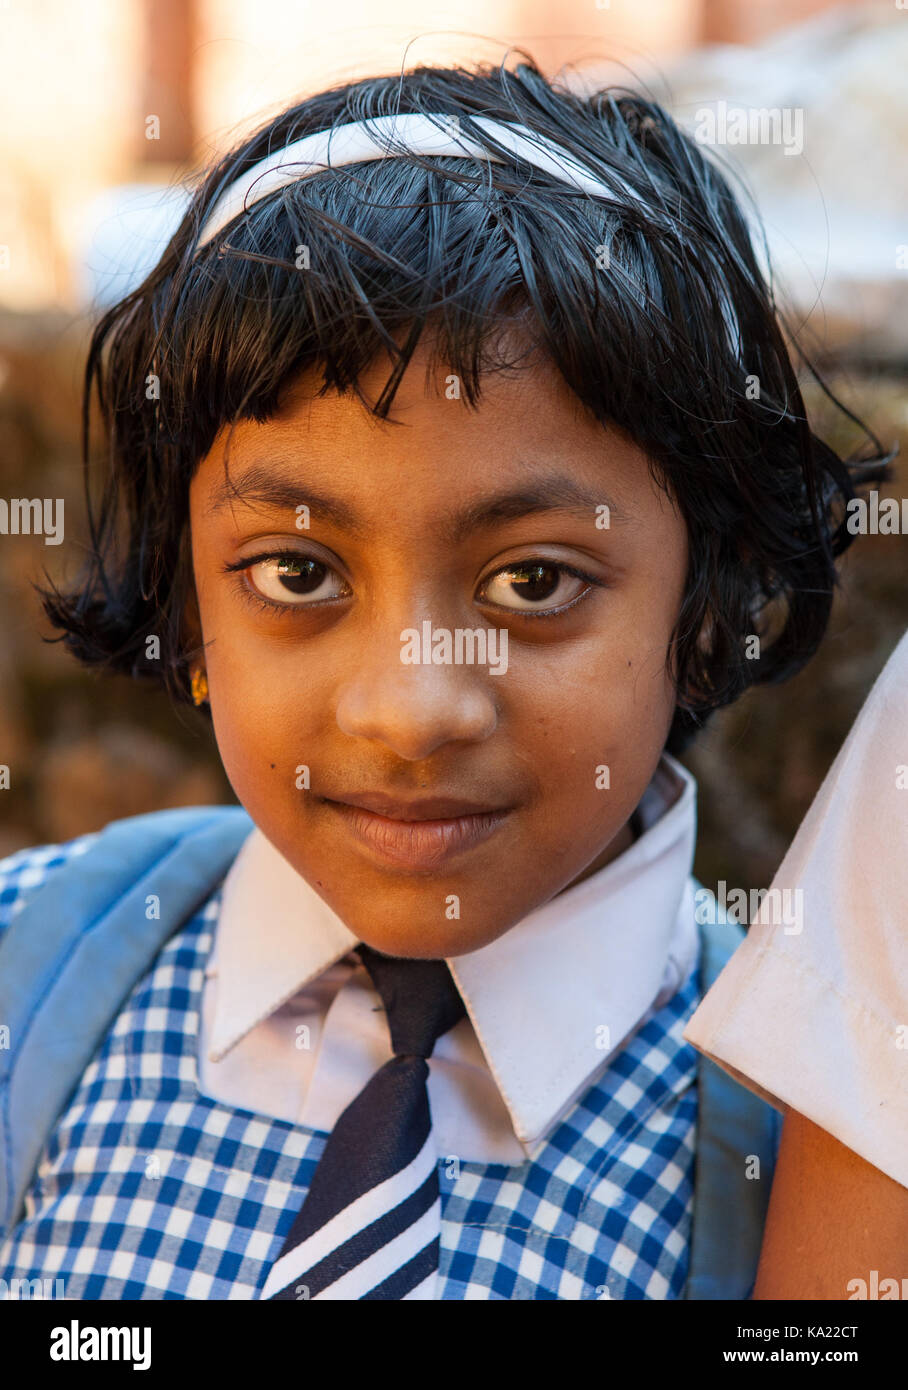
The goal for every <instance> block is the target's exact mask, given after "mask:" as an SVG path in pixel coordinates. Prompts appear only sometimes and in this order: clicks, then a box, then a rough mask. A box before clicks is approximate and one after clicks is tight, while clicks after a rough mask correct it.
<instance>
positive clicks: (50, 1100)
mask: <svg viewBox="0 0 908 1390" xmlns="http://www.w3.org/2000/svg"><path fill="white" fill-rule="evenodd" d="M251 829H252V821H251V820H250V819H249V816H248V815H247V814H246V812H245V811H244V810H243V808H242V807H241V806H202V807H192V808H188V809H180V810H173V811H157V812H153V813H152V814H150V815H142V816H130V817H129V818H127V819H126V820H120V821H113V822H111V824H110V825H108V826H107V827H106V828H105V829H104V830H102V831H101V832H100V834H99V835H98V837H97V839H96V840H95V841H94V842H93V843H92V844H91V845H90V846H89V848H88V849H87V850H86V851H85V852H84V853H83V854H80V855H78V856H76V857H74V858H73V859H72V860H70V861H69V862H68V863H66V864H64V865H63V866H62V867H61V868H59V869H58V870H56V871H55V872H54V873H52V874H51V875H50V876H49V878H48V880H47V882H46V883H44V884H43V885H42V886H41V887H40V888H39V889H38V890H37V891H36V892H35V893H34V895H33V896H32V897H31V898H30V899H29V901H28V902H27V903H26V904H25V906H24V907H23V908H22V909H21V911H20V912H19V913H18V914H17V915H16V916H15V917H14V918H13V920H12V922H11V923H10V925H9V927H8V928H7V931H6V933H5V934H4V937H3V939H2V941H0V1019H2V1020H3V1021H4V1023H8V1024H9V1042H10V1046H9V1048H8V1049H7V1050H5V1051H0V1238H3V1237H4V1236H5V1235H6V1234H7V1232H8V1231H9V1230H10V1229H11V1227H12V1226H13V1225H15V1223H16V1221H17V1220H18V1217H19V1212H20V1209H21V1206H22V1202H23V1199H24V1196H25V1192H26V1191H27V1189H28V1187H29V1184H30V1183H31V1180H32V1177H33V1174H34V1170H35V1167H36V1165H37V1162H38V1159H39V1158H40V1155H41V1152H42V1150H43V1148H44V1146H45V1144H46V1142H47V1139H48V1136H49V1135H50V1133H51V1131H52V1129H53V1127H54V1124H55V1123H56V1121H57V1119H58V1117H59V1115H60V1113H61V1112H62V1110H63V1108H64V1105H65V1104H66V1101H67V1100H68V1098H69V1096H70V1094H71V1092H72V1091H73V1089H74V1087H75V1086H76V1085H77V1084H78V1081H79V1080H80V1078H81V1076H82V1073H83V1072H84V1070H85V1068H86V1067H87V1066H88V1064H89V1063H90V1062H91V1060H92V1058H93V1056H94V1054H95V1052H96V1051H97V1048H98V1046H99V1044H100V1042H101V1040H102V1039H103V1037H104V1035H105V1033H106V1031H107V1029H108V1028H109V1026H110V1024H111V1021H112V1020H113V1018H114V1017H115V1016H116V1014H117V1012H118V1011H119V1009H120V1008H121V1007H122V1005H123V1003H124V1001H125V1000H126V998H127V997H128V995H129V993H130V991H131V990H132V989H133V987H134V986H135V984H136V983H137V981H138V980H140V979H141V978H142V975H143V974H144V973H145V971H146V970H147V969H148V967H149V965H150V964H151V962H152V961H153V959H154V957H155V956H156V955H157V953H158V951H159V950H160V948H161V946H162V945H163V943H164V942H165V941H166V940H167V939H168V937H170V936H171V935H172V934H173V932H175V931H176V930H177V929H178V928H179V927H180V926H181V925H182V924H183V923H184V922H185V921H186V920H187V918H189V917H190V916H191V915H192V913H193V912H194V911H196V909H197V908H198V907H200V906H201V904H202V903H203V902H204V901H205V899H206V898H207V897H208V896H209V895H210V894H211V892H212V891H213V890H214V888H215V887H216V885H217V884H218V882H219V881H220V880H221V879H222V878H223V876H224V874H225V873H226V871H227V869H228V868H229V866H230V863H231V862H232V860H233V859H234V858H235V857H236V854H237V851H238V850H239V848H240V845H241V844H242V842H243V840H244V839H245V838H246V836H247V835H248V834H249V832H250V830H251ZM152 895H153V896H152ZM149 914H150V915H149Z"/></svg>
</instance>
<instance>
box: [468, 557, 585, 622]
mask: <svg viewBox="0 0 908 1390" xmlns="http://www.w3.org/2000/svg"><path fill="white" fill-rule="evenodd" d="M593 583H594V581H593V580H591V579H587V577H586V576H585V575H581V574H579V573H576V572H574V571H572V570H570V569H569V568H568V567H567V566H565V565H558V564H555V563H554V562H553V561H551V560H533V561H530V562H529V563H527V564H518V565H509V566H508V567H507V569H503V570H499V571H498V573H497V574H493V575H492V577H491V578H490V579H489V580H487V581H486V583H485V584H484V585H483V587H482V597H483V598H484V599H486V600H487V601H488V602H489V603H494V604H496V605H497V606H498V607H500V608H511V609H513V610H514V611H515V612H532V611H533V610H534V609H535V610H541V611H542V612H546V611H551V610H554V609H558V608H561V607H563V606H564V605H565V604H569V603H571V601H572V600H573V599H576V598H578V597H579V596H580V594H581V593H583V591H584V589H588V588H590V587H591V585H592V584H593Z"/></svg>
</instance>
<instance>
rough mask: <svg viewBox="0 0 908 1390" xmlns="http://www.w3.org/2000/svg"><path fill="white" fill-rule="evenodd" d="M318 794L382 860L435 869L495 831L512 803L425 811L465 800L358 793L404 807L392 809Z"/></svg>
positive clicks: (504, 818)
mask: <svg viewBox="0 0 908 1390" xmlns="http://www.w3.org/2000/svg"><path fill="white" fill-rule="evenodd" d="M319 799H320V800H321V801H322V802H323V804H324V805H325V806H328V807H329V808H330V809H331V811H332V812H334V813H336V814H337V815H338V816H339V817H340V818H341V819H342V820H343V822H344V824H345V826H346V828H347V830H348V831H349V832H350V833H351V834H352V835H353V836H354V837H355V839H356V840H357V841H358V843H359V844H360V845H361V846H362V847H363V848H365V849H367V850H368V851H370V852H371V853H372V854H373V855H374V856H376V857H378V858H379V859H382V860H383V861H384V862H385V863H388V864H394V865H396V866H398V867H400V868H409V869H429V870H431V869H436V868H438V867H439V866H440V865H441V864H444V863H446V862H447V861H448V860H450V859H453V858H454V857H455V855H459V854H463V853H465V852H466V851H468V850H471V849H475V848H476V847H477V846H478V845H480V844H483V843H484V842H485V841H486V840H488V839H489V838H490V837H491V836H492V835H494V834H495V832H496V830H498V829H499V827H500V826H501V825H502V824H503V823H504V822H505V821H506V820H507V818H508V816H509V815H510V814H511V811H512V809H513V808H512V807H501V808H497V809H488V810H482V811H471V812H467V813H466V814H460V815H454V814H452V815H446V816H440V815H437V814H436V815H435V816H433V817H428V816H427V815H425V814H424V813H425V812H426V811H429V810H431V811H434V810H435V808H436V806H438V807H441V809H447V808H448V807H449V806H455V805H463V803H453V802H442V801H441V799H439V798H434V799H430V800H426V801H424V802H413V803H410V804H409V805H405V804H403V803H395V802H393V801H392V799H391V798H383V797H378V796H376V797H374V798H365V797H363V798H361V800H366V799H369V800H371V801H372V802H373V804H383V805H385V806H394V807H395V808H398V807H399V808H400V809H401V811H403V812H404V813H405V814H401V815H391V814H381V813H379V812H378V811H376V810H372V809H369V808H368V807H366V806H363V805H357V804H353V803H352V802H346V801H333V800H331V799H330V798H328V797H321V798H319ZM421 813H422V814H421Z"/></svg>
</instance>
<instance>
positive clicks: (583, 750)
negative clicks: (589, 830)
mask: <svg viewBox="0 0 908 1390" xmlns="http://www.w3.org/2000/svg"><path fill="white" fill-rule="evenodd" d="M655 626H657V624H655V623H654V624H653V627H655ZM669 631H670V627H669V628H668V629H666V634H665V640H664V642H663V641H662V639H661V633H660V638H659V640H658V641H657V642H654V641H653V639H652V637H649V636H647V627H646V625H645V624H642V623H640V622H639V621H628V622H627V623H619V622H617V621H616V622H612V623H609V624H608V625H606V626H605V627H604V628H603V629H602V630H600V631H599V632H598V633H597V634H596V635H595V636H594V637H591V639H590V640H589V641H584V642H582V643H578V644H577V645H576V646H575V647H574V648H573V650H572V653H571V660H570V663H565V662H564V660H563V659H561V660H559V661H558V662H557V664H556V665H555V666H553V668H552V669H551V670H550V671H548V672H547V673H545V675H542V677H541V679H540V676H541V673H540V672H538V671H534V673H533V676H532V679H531V680H528V684H527V688H526V689H525V690H524V691H523V692H522V695H521V699H520V701H519V705H520V707H521V709H522V711H523V713H522V715H521V717H520V724H521V731H520V733H519V734H518V735H517V742H518V743H519V744H521V745H523V746H524V747H525V748H526V749H527V750H528V751H529V750H530V749H531V750H532V752H531V754H530V756H532V758H533V762H534V766H535V769H536V772H537V774H538V777H539V780H540V783H542V784H544V785H545V787H546V793H545V797H544V798H543V803H544V804H545V805H547V806H548V807H550V808H551V809H552V819H553V820H555V819H557V818H567V817H570V818H572V819H573V820H574V821H577V820H578V819H579V820H581V821H582V820H583V818H584V817H589V816H596V817H597V819H598V813H599V812H600V811H601V812H603V813H604V814H605V815H606V817H607V819H608V820H611V819H613V818H620V817H622V816H625V817H626V816H627V815H630V813H631V811H632V810H633V808H634V806H635V805H636V804H637V801H638V800H639V798H640V796H641V795H642V794H643V791H644V790H645V788H646V786H647V783H648V782H649V779H650V777H651V776H652V773H653V771H654V769H655V766H656V763H657V762H658V760H659V756H660V754H661V752H662V749H663V747H664V745H665V739H666V736H667V734H668V730H669V727H670V725H671V721H672V716H673V713H674V707H675V692H674V687H673V684H672V681H671V676H670V673H669V671H668V666H667V661H666V648H667V644H668V632H669ZM540 690H542V691H543V692H544V694H543V695H542V696H540V693H539V692H540ZM604 769H607V772H606V771H604ZM603 784H607V789H608V791H609V792H610V795H609V796H608V798H607V800H606V801H604V800H603V792H604V791H605V790H606V786H604V785H603Z"/></svg>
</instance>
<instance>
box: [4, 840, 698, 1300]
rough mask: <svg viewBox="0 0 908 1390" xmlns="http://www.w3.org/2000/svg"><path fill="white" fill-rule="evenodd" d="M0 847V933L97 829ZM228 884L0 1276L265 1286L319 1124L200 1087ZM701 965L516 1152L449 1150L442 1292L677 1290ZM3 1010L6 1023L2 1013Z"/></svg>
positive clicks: (89, 1110) (522, 1294) (315, 1149)
mask: <svg viewBox="0 0 908 1390" xmlns="http://www.w3.org/2000/svg"><path fill="white" fill-rule="evenodd" d="M94 838H95V837H94V836H93V835H86V836H81V837H80V838H79V839H76V840H72V841H70V842H69V843H67V844H65V845H48V846H42V847H41V848H38V849H29V850H23V851H21V852H19V853H18V854H14V855H12V856H10V857H9V858H7V859H5V860H3V861H0V931H2V930H3V929H4V928H5V926H6V925H7V924H8V922H9V921H10V920H11V918H12V916H13V915H14V914H15V913H16V911H17V910H18V908H19V907H20V906H21V905H22V904H23V903H24V901H25V899H26V898H27V896H29V895H30V893H31V892H32V891H34V889H36V888H38V887H39V886H40V885H41V883H43V882H44V880H45V879H46V877H47V876H48V875H49V874H50V873H52V872H53V870H54V868H55V867H57V866H58V865H61V864H63V863H65V862H66V861H67V860H68V859H69V858H71V857H72V856H73V855H77V854H79V853H82V852H84V851H85V850H86V849H87V848H88V847H89V845H90V844H91V843H92V841H93V840H94ZM220 893H221V889H220V887H218V889H217V890H216V891H215V892H214V893H213V894H212V895H211V897H210V898H209V899H208V901H207V902H206V903H205V904H204V905H203V906H202V907H201V909H200V910H199V911H198V912H197V913H196V914H195V916H193V917H192V918H191V919H190V920H188V921H187V922H186V923H185V924H184V925H183V926H182V927H181V928H180V930H179V931H178V932H177V933H176V934H175V935H174V936H172V937H171V939H170V940H169V942H167V944H166V945H165V946H164V948H163V949H162V950H161V951H160V953H159V955H158V956H157V958H156V961H155V963H154V965H153V967H152V968H151V969H150V970H149V971H148V973H147V974H146V975H145V977H144V978H143V979H142V980H140V981H139V982H138V983H137V985H136V986H135V988H134V990H133V992H132V994H131V995H130V997H129V999H128V1000H127V1001H126V1004H125V1005H124V1007H123V1009H122V1010H121V1012H120V1014H119V1015H118V1017H117V1018H116V1019H115V1020H114V1022H113V1024H112V1026H111V1028H110V1030H109V1032H108V1034H107V1037H106V1038H105V1039H104V1041H103V1043H102V1045H101V1046H100V1048H99V1050H98V1052H97V1053H96V1055H95V1057H94V1059H93V1061H92V1062H91V1064H90V1065H89V1066H88V1068H87V1069H86V1071H85V1072H84V1074H83V1076H82V1080H81V1082H80V1084H79V1085H78V1087H77V1088H76V1090H75V1092H74V1093H73V1095H72V1097H71V1099H70V1102H69V1104H68V1105H67V1108H66V1109H65V1111H64V1112H63V1114H62V1115H61V1117H60V1119H59V1121H58V1123H57V1125H56V1128H55V1130H54V1131H53V1133H52V1135H51V1137H50V1139H49V1141H48V1143H47V1146H46V1148H45V1150H44V1152H43V1154H42V1156H41V1159H40V1162H39V1166H38V1169H37V1172H36V1174H35V1177H34V1180H33V1182H32V1185H31V1187H30V1189H29V1191H28V1193H27V1196H26V1204H25V1211H24V1217H23V1219H22V1220H21V1221H20V1223H19V1224H18V1225H17V1226H16V1227H15V1228H14V1229H13V1231H12V1232H11V1234H10V1236H9V1238H8V1239H7V1240H6V1241H5V1242H4V1243H3V1244H2V1245H0V1278H2V1279H4V1280H6V1281H7V1283H9V1282H10V1281H12V1280H14V1279H29V1280H30V1279H37V1278H42V1279H62V1281H63V1288H62V1292H63V1296H64V1297H66V1298H71V1299H145V1298H149V1299H173V1298H177V1299H187V1298H188V1299H253V1298H258V1297H259V1293H260V1290H261V1288H262V1286H263V1284H264V1282H265V1277H266V1275H267V1272H268V1269H269V1266H270V1265H271V1263H272V1261H273V1260H274V1259H275V1257H276V1256H277V1254H278V1252H279V1251H280V1249H281V1245H282V1243H283V1239H284V1236H285V1235H286V1233H287V1231H288V1229H289V1227H290V1225H291V1223H292V1221H293V1218H294V1216H295V1214H296V1212H297V1211H298V1210H299V1208H300V1206H301V1205H302V1201H303V1198H304V1197H305V1195H306V1193H307V1191H308V1185H309V1182H310V1181H311V1178H312V1174H313V1172H314V1170H315V1167H316V1164H317V1163H318V1161H319V1158H320V1157H321V1154H322V1150H323V1148H324V1146H325V1142H326V1137H327V1136H326V1135H325V1133H324V1132H320V1131H317V1130H313V1129H310V1128H306V1127H304V1126H301V1125H292V1124H290V1123H288V1122H286V1121H283V1120H277V1119H272V1118H269V1117H268V1116H265V1115H257V1114H253V1113H252V1112H251V1111H249V1110H240V1109H235V1108H233V1107H231V1106H229V1105H224V1104H222V1103H221V1102H219V1101H216V1100H211V1099H209V1098H207V1097H206V1096H204V1095H202V1094H201V1093H200V1091H199V1088H198V1069H197V1049H198V1038H199V1017H200V1003H201V992H202V986H203V982H204V971H205V966H206V962H207V959H208V955H209V951H210V947H211V944H212V940H213V934H214V929H215V927H216V924H217V917H218V910H219V906H220ZM698 1003H699V991H698V983H697V972H696V968H694V970H693V971H692V973H691V975H690V976H689V977H688V979H687V981H686V982H685V984H684V985H683V986H682V988H681V989H680V990H678V991H677V993H676V994H675V995H674V996H673V998H672V999H671V1000H670V1001H669V1002H668V1003H667V1004H666V1005H665V1006H664V1007H663V1008H662V1009H660V1010H659V1011H658V1012H657V1013H656V1014H654V1016H653V1017H652V1018H651V1019H650V1020H649V1021H648V1022H647V1023H645V1024H644V1026H643V1027H642V1028H640V1029H639V1030H638V1031H637V1033H636V1034H635V1035H634V1036H633V1037H632V1038H631V1039H630V1041H629V1042H628V1043H627V1044H626V1046H625V1047H624V1048H623V1049H622V1051H621V1052H620V1053H619V1054H618V1055H617V1056H616V1057H615V1058H614V1059H613V1061H612V1062H611V1063H610V1065H609V1067H608V1069H607V1070H606V1071H605V1073H604V1074H603V1075H601V1076H600V1078H599V1079H598V1080H597V1081H596V1083H595V1085H593V1086H592V1087H590V1088H589V1089H588V1090H587V1091H586V1092H585V1094H583V1095H582V1096H581V1098H580V1099H579V1100H578V1101H577V1102H576V1104H575V1105H574V1106H573V1108H572V1109H571V1110H570V1111H569V1113H568V1114H567V1116H566V1117H565V1119H564V1120H563V1121H562V1122H561V1123H560V1124H559V1125H558V1126H557V1128H556V1129H555V1130H554V1131H553V1132H552V1133H551V1135H550V1136H549V1138H548V1140H547V1141H546V1142H545V1143H544V1144H543V1145H541V1146H540V1147H538V1148H537V1150H536V1151H535V1152H534V1156H533V1158H532V1159H527V1160H526V1161H524V1162H523V1163H521V1164H518V1165H515V1166H509V1165H507V1164H485V1163H475V1162H470V1163H467V1162H462V1161H459V1160H458V1159H457V1158H456V1157H454V1156H443V1157H440V1159H439V1182H440V1187H441V1202H442V1226H441V1256H440V1266H439V1297H440V1298H444V1299H603V1298H617V1299H626V1298H634V1299H674V1298H679V1297H681V1296H682V1294H683V1290H684V1284H685V1280H686V1277H687V1265H688V1251H689V1234H690V1223H691V1213H692V1205H693V1161H694V1146H695V1135H696V1119H697V1086H696V1077H697V1053H696V1051H695V1050H694V1049H693V1048H692V1047H691V1046H690V1044H688V1043H686V1042H685V1041H684V1040H683V1038H682V1032H683V1029H684V1027H685V1026H686V1024H687V1021H688V1019H689V1018H690V1016H691V1014H692V1013H693V1011H694V1009H695V1007H696V1006H697V1004H698ZM0 1022H2V1020H0Z"/></svg>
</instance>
